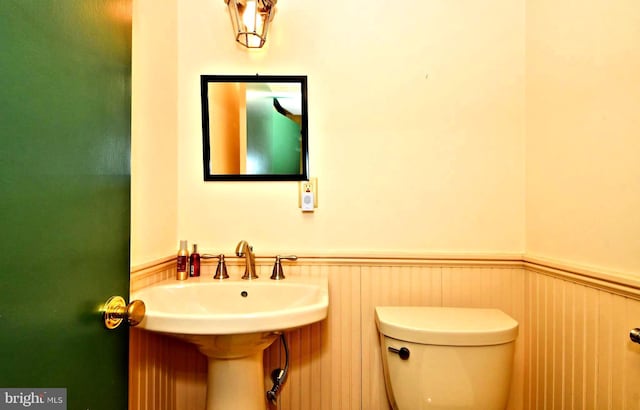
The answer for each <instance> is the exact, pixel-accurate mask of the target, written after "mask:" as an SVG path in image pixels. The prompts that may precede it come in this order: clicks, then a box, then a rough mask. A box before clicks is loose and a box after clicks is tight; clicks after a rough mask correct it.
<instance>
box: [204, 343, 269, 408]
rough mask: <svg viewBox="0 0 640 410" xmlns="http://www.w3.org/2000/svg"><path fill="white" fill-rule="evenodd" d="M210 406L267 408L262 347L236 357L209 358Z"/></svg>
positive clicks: (208, 383) (208, 386)
mask: <svg viewBox="0 0 640 410" xmlns="http://www.w3.org/2000/svg"><path fill="white" fill-rule="evenodd" d="M207 377H208V378H207V410H228V409H243V410H265V409H266V406H267V400H266V390H265V386H264V369H263V364H262V351H260V352H258V353H255V354H254V355H252V356H247V357H242V358H234V359H214V358H209V374H208V376H207Z"/></svg>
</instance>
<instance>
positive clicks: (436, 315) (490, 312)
mask: <svg viewBox="0 0 640 410" xmlns="http://www.w3.org/2000/svg"><path fill="white" fill-rule="evenodd" d="M376 324H377V326H378V331H379V334H380V346H381V351H382V364H383V371H384V376H385V386H386V389H387V397H388V398H389V402H390V403H391V406H392V407H393V409H394V410H421V409H429V410H432V409H433V410H445V409H456V410H463V409H474V410H475V409H482V410H493V409H495V410H504V409H505V407H506V406H507V402H508V399H509V389H510V386H511V369H512V365H513V354H514V347H515V340H516V337H517V336H518V322H516V321H515V320H514V319H513V318H511V317H510V316H509V315H507V314H506V313H504V312H502V311H501V310H498V309H479V308H454V307H431V306H380V307H376Z"/></svg>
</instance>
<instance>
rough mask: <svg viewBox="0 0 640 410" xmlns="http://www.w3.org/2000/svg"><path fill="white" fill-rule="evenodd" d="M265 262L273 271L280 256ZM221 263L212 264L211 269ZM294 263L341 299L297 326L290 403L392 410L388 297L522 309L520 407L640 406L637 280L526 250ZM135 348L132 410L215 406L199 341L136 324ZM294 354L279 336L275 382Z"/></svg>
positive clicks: (292, 338)
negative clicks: (380, 326) (384, 350)
mask: <svg viewBox="0 0 640 410" xmlns="http://www.w3.org/2000/svg"><path fill="white" fill-rule="evenodd" d="M174 261H175V259H174V258H166V259H164V260H162V261H159V262H158V263H152V264H148V265H146V266H143V267H140V268H136V269H133V270H132V272H131V287H132V289H139V288H141V287H144V286H148V285H150V284H152V283H155V282H157V281H160V280H163V279H165V278H170V277H175V266H174V265H175V263H174ZM256 262H257V268H258V269H259V274H260V275H263V276H267V275H270V274H271V268H272V263H271V261H269V260H261V259H259V258H258V259H257V261H256ZM241 263H242V261H240V260H237V259H235V258H229V259H228V268H229V274H230V275H238V276H239V275H241V274H242V269H243V268H244V267H243V266H241ZM214 270H215V263H210V262H209V261H206V262H205V263H203V265H202V275H212V274H213V271H214ZM285 272H286V273H287V274H291V275H323V276H327V277H328V279H329V298H330V299H329V314H328V317H327V319H326V320H324V321H322V322H319V323H316V324H313V325H310V326H306V327H303V328H299V329H295V330H292V331H289V332H287V334H286V337H287V340H288V343H289V349H290V366H291V367H290V370H289V374H288V378H287V381H286V383H285V384H284V386H283V387H282V389H281V390H280V392H281V393H280V398H279V403H278V408H279V409H290V410H296V409H318V410H325V409H326V410H334V409H335V410H337V409H345V410H346V409H351V410H355V409H367V410H376V409H381V410H387V409H389V405H388V402H387V398H386V393H385V390H384V379H383V373H382V363H381V356H380V347H379V335H378V332H377V329H376V325H375V316H374V308H375V306H383V305H407V306H409V305H430V306H466V307H496V308H499V309H502V310H503V311H505V312H506V313H508V314H509V315H511V316H512V317H514V318H515V319H516V320H517V321H518V323H519V325H520V327H519V336H518V339H517V342H516V351H515V352H516V353H515V361H514V372H513V379H512V386H511V397H510V403H509V409H512V410H516V409H523V408H527V409H570V408H576V409H577V408H584V409H586V408H594V409H595V408H598V409H599V408H621V409H622V408H624V409H640V401H639V398H638V397H639V394H640V393H636V392H635V391H634V389H633V386H637V385H638V384H639V383H640V345H633V344H632V343H631V342H629V337H628V332H629V330H630V329H631V328H633V327H636V326H640V302H639V301H638V298H639V296H638V293H640V292H638V289H636V288H635V287H634V286H629V285H628V284H623V285H620V284H617V283H613V282H612V281H610V280H604V281H602V280H599V279H593V278H591V279H590V278H587V276H585V275H584V272H582V271H579V270H577V269H576V270H575V271H571V270H569V269H567V268H566V267H564V268H563V269H555V268H551V267H549V266H546V265H545V266H543V265H542V264H540V263H538V262H532V261H527V260H526V258H525V259H523V258H522V257H520V256H514V257H510V256H493V257H490V256H485V257H478V256H474V257H457V258H448V259H445V258H435V257H415V258H406V257H398V258H378V257H369V258H364V257H336V258H329V257H322V258H320V257H302V258H300V259H299V260H298V261H297V262H295V263H288V264H287V265H286V266H285ZM585 278H586V279H585ZM634 318H635V319H637V320H638V321H639V322H638V323H633V319H634ZM130 349H131V350H130V351H131V353H130V395H129V396H130V398H129V402H130V407H129V408H130V409H131V410H137V409H147V410H158V409H168V410H192V409H199V408H204V400H205V388H206V367H207V366H206V359H205V358H204V356H202V355H201V354H200V353H199V352H198V351H197V350H196V349H195V348H194V347H192V346H190V345H188V344H186V343H184V342H181V341H178V340H175V339H172V338H170V337H166V336H161V335H157V334H152V333H149V332H146V331H144V330H139V329H135V328H134V329H131V338H130ZM283 355H284V353H283V351H282V348H281V347H280V346H279V343H277V342H276V343H274V344H273V345H272V346H271V347H270V348H269V349H268V350H267V351H266V354H265V358H264V362H265V385H267V386H270V384H269V383H270V382H269V374H270V372H271V370H272V369H274V368H277V367H281V366H282V364H283V363H284V357H283Z"/></svg>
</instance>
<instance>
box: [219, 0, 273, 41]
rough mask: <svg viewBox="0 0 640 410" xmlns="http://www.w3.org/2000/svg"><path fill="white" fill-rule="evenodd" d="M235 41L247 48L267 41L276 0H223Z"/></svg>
mask: <svg viewBox="0 0 640 410" xmlns="http://www.w3.org/2000/svg"><path fill="white" fill-rule="evenodd" d="M225 2H226V3H227V6H228V7H229V15H230V16H231V24H232V25H233V31H234V33H235V36H236V41H237V42H238V43H240V44H242V45H243V46H245V47H247V48H260V47H262V46H264V43H265V41H267V32H268V31H269V24H270V23H271V20H272V19H273V15H274V13H275V6H276V2H277V0H225Z"/></svg>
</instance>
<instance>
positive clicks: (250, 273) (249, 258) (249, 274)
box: [236, 240, 258, 279]
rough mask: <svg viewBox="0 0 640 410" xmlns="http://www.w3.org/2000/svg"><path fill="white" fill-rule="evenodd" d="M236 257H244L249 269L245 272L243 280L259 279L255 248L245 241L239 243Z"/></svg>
mask: <svg viewBox="0 0 640 410" xmlns="http://www.w3.org/2000/svg"><path fill="white" fill-rule="evenodd" d="M236 255H238V256H240V257H244V259H245V263H246V265H247V268H246V269H245V270H244V275H242V279H258V275H257V274H256V258H255V256H254V255H253V247H252V246H249V243H247V241H245V240H241V241H240V242H238V245H237V246H236Z"/></svg>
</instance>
